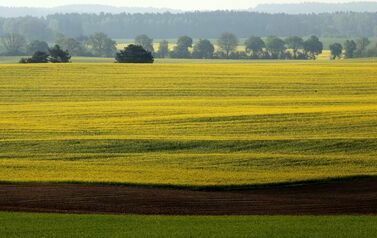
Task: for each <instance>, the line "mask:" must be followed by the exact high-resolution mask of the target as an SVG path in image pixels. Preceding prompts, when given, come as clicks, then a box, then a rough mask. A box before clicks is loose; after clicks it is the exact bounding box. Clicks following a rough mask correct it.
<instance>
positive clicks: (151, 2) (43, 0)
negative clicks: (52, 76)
mask: <svg viewBox="0 0 377 238" xmlns="http://www.w3.org/2000/svg"><path fill="white" fill-rule="evenodd" d="M303 2H320V3H338V2H339V3H346V2H377V1H376V0H363V1H355V0H308V1H302V0H301V1H300V0H269V1H264V0H232V1H231V0H205V1H198V0H194V2H193V1H190V2H181V1H176V0H160V1H158V2H156V1H155V0H137V1H136V0H107V1H106V2H104V1H101V0H79V1H77V0H64V1H63V0H39V1H33V2H31V1H30V0H13V1H12V2H11V3H10V2H9V0H0V6H9V7H47V8H48V7H57V6H63V5H71V4H73V5H76V4H77V5H81V4H83V5H86V4H100V5H111V6H117V7H153V8H171V9H179V10H224V9H229V10H231V9H248V8H250V7H255V6H257V5H258V4H268V3H272V4H276V3H303Z"/></svg>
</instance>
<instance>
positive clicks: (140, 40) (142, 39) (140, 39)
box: [135, 35, 154, 53]
mask: <svg viewBox="0 0 377 238" xmlns="http://www.w3.org/2000/svg"><path fill="white" fill-rule="evenodd" d="M135 43H136V45H140V46H142V47H143V48H144V49H145V50H147V51H149V52H152V53H153V52H154V48H153V39H151V38H149V37H148V36H147V35H139V36H137V37H136V38H135Z"/></svg>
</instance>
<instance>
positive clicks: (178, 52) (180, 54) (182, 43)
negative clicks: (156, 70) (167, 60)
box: [171, 36, 193, 59]
mask: <svg viewBox="0 0 377 238" xmlns="http://www.w3.org/2000/svg"><path fill="white" fill-rule="evenodd" d="M192 43H193V40H192V38H191V37H188V36H181V37H179V38H178V40H177V45H176V46H175V47H174V50H173V51H172V52H171V57H172V58H180V59H185V58H186V59H188V58H191V53H190V50H189V48H192Z"/></svg>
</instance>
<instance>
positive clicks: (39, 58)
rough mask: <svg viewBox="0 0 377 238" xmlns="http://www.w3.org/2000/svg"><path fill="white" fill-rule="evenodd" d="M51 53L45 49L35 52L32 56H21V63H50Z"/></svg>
mask: <svg viewBox="0 0 377 238" xmlns="http://www.w3.org/2000/svg"><path fill="white" fill-rule="evenodd" d="M48 57H49V55H48V53H46V52H43V51H37V52H35V53H34V54H33V56H32V57H31V58H21V60H20V63H22V64H29V63H48V61H49V58H48Z"/></svg>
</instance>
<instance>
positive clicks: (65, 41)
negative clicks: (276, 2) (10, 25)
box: [0, 33, 377, 59]
mask: <svg viewBox="0 0 377 238" xmlns="http://www.w3.org/2000/svg"><path fill="white" fill-rule="evenodd" d="M134 42H135V45H140V46H142V47H143V48H144V49H145V50H147V51H149V52H150V53H152V55H153V57H156V58H181V59H191V58H193V59H315V58H316V57H317V56H318V55H319V54H321V53H322V51H323V43H322V42H321V41H320V40H319V38H318V37H317V36H311V37H309V38H307V39H304V38H301V37H299V36H292V37H287V38H285V39H282V38H279V37H276V36H270V37H267V38H262V37H258V36H252V37H249V38H248V39H247V40H246V41H245V42H240V40H239V39H238V38H237V36H236V35H234V34H232V33H223V34H222V35H221V36H220V37H219V38H218V39H217V40H216V42H213V41H210V40H208V39H200V40H198V41H196V42H194V40H193V39H192V38H191V37H189V36H181V37H179V38H178V40H177V41H176V42H175V43H170V42H168V41H166V40H162V41H160V42H158V43H157V45H156V44H155V43H154V40H153V39H152V38H150V37H149V36H147V35H145V34H143V35H139V36H137V37H136V38H135V40H134ZM54 45H58V46H59V47H61V48H62V49H63V50H65V51H68V52H69V54H70V55H72V56H86V57H114V55H115V54H116V53H117V42H116V41H114V40H113V39H111V38H110V37H109V36H107V35H106V34H104V33H95V34H93V35H90V36H88V37H78V38H70V37H65V36H63V35H60V36H59V37H58V38H57V40H56V42H55V43H54ZM241 45H242V47H240V46H241ZM0 46H2V48H3V49H4V51H3V53H2V54H3V55H8V56H17V55H20V56H22V55H32V54H34V53H35V52H37V51H39V52H48V50H49V44H48V43H47V42H45V41H39V40H35V41H32V42H27V41H26V39H25V38H24V37H23V36H22V35H19V34H17V33H13V34H7V35H5V36H3V37H1V38H0ZM156 46H157V47H156ZM155 47H156V48H157V49H155ZM330 49H331V52H332V56H333V57H332V58H333V59H335V58H341V57H344V58H354V57H375V56H377V45H376V46H374V47H370V41H369V39H368V38H360V39H359V40H357V41H354V40H347V41H346V42H345V43H344V44H343V45H342V44H340V43H334V44H332V45H331V46H330ZM343 51H345V52H344V54H343ZM339 52H340V53H339Z"/></svg>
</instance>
